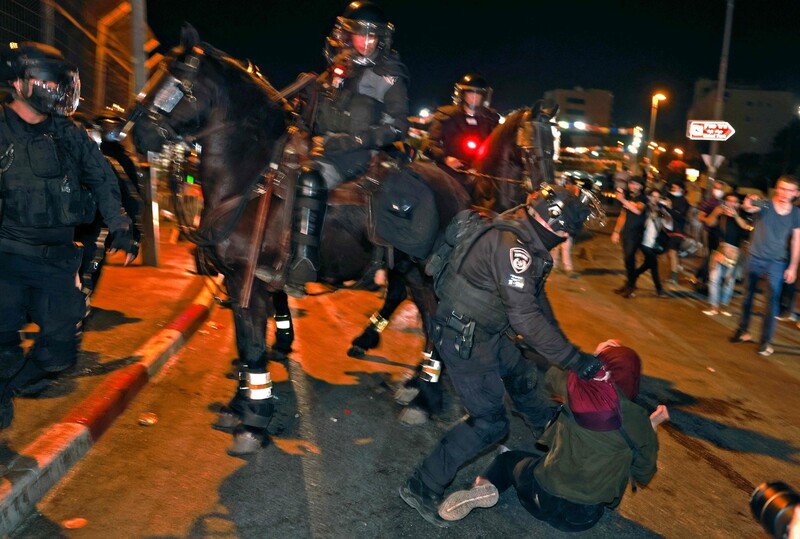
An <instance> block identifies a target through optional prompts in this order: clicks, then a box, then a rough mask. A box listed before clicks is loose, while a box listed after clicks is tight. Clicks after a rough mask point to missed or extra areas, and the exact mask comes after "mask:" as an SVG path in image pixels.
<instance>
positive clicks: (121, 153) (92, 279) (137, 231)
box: [75, 114, 143, 314]
mask: <svg viewBox="0 0 800 539" xmlns="http://www.w3.org/2000/svg"><path fill="white" fill-rule="evenodd" d="M75 116H76V118H75V119H77V120H79V121H80V123H81V124H82V125H83V127H84V129H86V131H87V132H88V133H89V138H91V139H92V140H93V141H94V142H95V143H96V144H97V145H98V146H99V148H100V151H101V152H102V153H103V155H104V156H105V157H106V159H107V160H108V161H109V163H110V164H111V168H112V169H113V171H114V175H115V176H116V178H117V184H118V186H119V192H120V200H121V202H122V207H123V208H124V209H125V213H127V214H128V217H130V219H131V221H132V224H133V226H132V228H131V231H132V233H133V241H134V243H133V252H132V253H131V258H132V259H133V258H136V255H137V254H138V252H139V243H140V241H141V238H142V223H141V220H140V219H139V217H140V213H141V211H142V209H143V202H142V197H141V176H142V173H141V171H140V168H139V164H138V162H137V161H136V159H135V158H134V157H132V156H131V155H130V154H129V153H128V152H127V151H126V150H125V147H124V146H123V145H122V141H123V138H124V135H123V134H122V129H123V128H124V126H125V123H126V121H125V120H124V119H123V118H120V117H119V116H115V115H112V114H101V115H100V116H96V117H94V118H88V117H83V116H79V114H76V115H75ZM104 232H105V233H104ZM75 241H77V242H78V243H80V244H81V245H82V246H83V257H82V261H81V266H80V270H79V272H78V274H79V275H80V277H81V282H82V286H83V292H84V294H86V295H87V296H91V294H92V293H93V292H94V289H95V288H96V286H97V282H98V281H99V280H100V275H101V273H102V270H103V265H104V263H105V259H106V257H105V250H106V248H107V247H108V245H107V242H108V241H110V237H109V236H108V234H107V227H106V225H105V222H104V221H103V216H102V214H100V212H97V215H96V216H95V219H94V220H93V221H92V222H91V223H88V224H82V225H79V226H78V227H76V228H75ZM87 314H88V313H87Z"/></svg>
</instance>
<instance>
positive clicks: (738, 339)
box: [729, 329, 753, 344]
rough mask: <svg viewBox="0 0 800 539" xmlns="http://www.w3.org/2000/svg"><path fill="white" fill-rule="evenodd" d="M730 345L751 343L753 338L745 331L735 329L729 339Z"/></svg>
mask: <svg viewBox="0 0 800 539" xmlns="http://www.w3.org/2000/svg"><path fill="white" fill-rule="evenodd" d="M729 340H730V341H731V342H732V343H736V344H739V343H743V342H752V340H753V337H752V336H751V335H750V334H749V333H747V332H746V331H742V330H741V329H737V330H736V333H734V334H733V337H731V338H730V339H729Z"/></svg>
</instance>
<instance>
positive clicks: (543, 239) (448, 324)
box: [400, 186, 602, 526]
mask: <svg viewBox="0 0 800 539" xmlns="http://www.w3.org/2000/svg"><path fill="white" fill-rule="evenodd" d="M526 210H527V211H526V212H524V213H523V215H520V216H518V217H515V218H514V220H513V222H512V224H511V226H513V231H512V230H509V229H506V228H496V227H493V228H489V229H488V231H486V232H485V233H483V234H482V235H481V236H479V237H478V238H477V239H476V240H475V241H474V243H472V244H471V245H468V246H465V247H464V248H466V249H467V250H466V251H465V254H464V255H463V258H460V261H458V260H457V261H455V262H454V261H451V262H450V264H449V266H448V268H449V269H447V270H445V273H444V274H443V276H440V277H438V279H441V281H440V286H438V288H437V290H438V291H439V295H440V298H439V300H440V302H439V306H438V308H437V311H436V315H435V317H434V322H433V331H432V335H433V339H434V344H435V346H436V351H437V353H438V356H439V357H440V358H441V359H442V360H443V361H444V364H445V366H446V367H447V370H448V372H449V374H450V379H451V380H452V382H453V385H454V386H455V389H456V391H457V393H458V394H459V396H460V397H461V400H462V403H463V405H464V408H466V410H467V413H468V416H467V417H466V418H465V419H464V420H462V421H460V422H458V423H457V424H456V425H455V426H454V427H453V428H451V429H450V430H449V431H448V432H447V434H445V436H444V437H443V438H442V440H441V441H440V442H439V443H438V444H437V446H436V447H435V449H434V450H433V452H432V453H431V454H430V455H429V456H428V457H427V458H426V459H425V460H424V461H423V462H422V464H421V465H420V466H419V467H418V468H417V469H416V471H415V472H414V474H413V475H412V476H411V478H409V480H408V481H407V483H406V484H405V485H404V486H403V487H401V489H400V495H401V497H402V498H403V500H404V501H405V502H406V503H407V504H408V505H410V506H411V507H413V508H414V509H416V510H417V511H418V512H419V513H420V515H421V516H422V517H423V518H425V520H427V521H428V522H430V523H432V524H434V525H437V526H445V525H446V522H444V521H443V520H442V519H441V518H440V517H439V516H438V512H437V511H438V506H439V503H440V502H441V499H442V494H443V493H444V491H445V489H446V488H447V487H448V485H450V483H451V482H452V481H453V479H454V478H455V476H456V474H457V472H458V470H459V468H460V467H461V466H462V465H463V464H465V463H466V462H468V461H469V460H470V459H472V458H474V457H475V456H476V455H478V454H480V453H481V452H482V451H484V450H485V449H487V448H489V447H491V446H492V445H494V444H496V443H497V442H499V441H500V440H501V439H502V438H503V437H504V436H506V434H507V433H508V429H509V420H508V417H507V414H506V409H505V394H506V392H508V394H509V396H510V397H511V400H512V402H513V403H514V405H515V407H516V408H517V410H518V411H519V412H520V413H521V414H522V415H523V417H524V419H525V421H526V422H527V423H528V425H529V426H530V427H531V428H532V429H533V430H535V431H537V433H540V432H541V431H542V430H543V429H544V427H545V425H546V424H547V422H548V421H549V420H550V419H551V418H552V407H551V405H550V403H549V402H548V401H547V400H545V399H543V398H542V397H541V396H540V395H539V394H538V392H537V383H536V379H537V369H536V366H535V364H534V363H533V362H531V361H528V360H526V359H525V358H524V357H523V356H522V354H521V352H520V349H519V347H518V346H517V342H516V340H517V339H516V338H515V337H514V338H511V337H509V336H510V335H513V336H516V335H519V336H521V338H522V342H523V343H524V344H525V345H527V346H529V347H530V348H533V349H534V350H536V352H538V353H539V354H540V355H541V356H543V357H544V358H545V359H546V360H548V361H550V362H551V363H553V364H557V365H560V366H562V367H564V368H567V369H570V370H571V371H574V372H575V373H577V375H578V377H580V378H582V379H585V380H588V379H591V378H593V377H594V376H595V374H596V373H597V371H598V370H599V369H600V367H601V366H602V364H601V362H600V361H599V360H598V359H597V357H595V356H594V355H593V354H589V353H585V352H582V351H581V350H580V349H579V348H578V347H577V346H575V345H574V344H572V343H571V342H570V341H569V340H568V339H567V338H566V336H565V335H564V333H563V332H562V331H561V328H560V327H559V325H558V321H557V320H556V318H555V316H554V314H553V310H552V308H551V306H550V302H549V301H548V299H547V294H546V293H545V290H544V283H545V279H546V277H547V274H548V273H549V271H550V268H551V266H552V259H551V258H550V255H549V251H550V250H552V249H553V247H555V246H556V245H558V244H559V243H561V242H562V241H564V240H565V239H566V238H567V236H568V235H569V234H575V233H577V232H578V231H579V230H580V229H581V227H582V226H583V224H584V222H585V221H586V220H587V218H589V217H590V216H592V214H596V215H597V216H598V217H599V216H600V212H601V211H602V210H601V208H600V204H599V201H597V199H596V198H594V197H593V196H592V195H591V194H589V193H586V192H584V191H579V190H578V189H577V188H575V189H567V188H563V187H557V186H546V187H544V188H542V189H540V190H539V191H537V192H536V193H534V194H533V195H531V197H529V200H528V204H527V206H526Z"/></svg>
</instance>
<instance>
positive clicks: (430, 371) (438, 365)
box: [422, 359, 442, 383]
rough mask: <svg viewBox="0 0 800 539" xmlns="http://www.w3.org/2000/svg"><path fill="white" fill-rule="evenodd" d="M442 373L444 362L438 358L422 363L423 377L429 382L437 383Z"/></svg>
mask: <svg viewBox="0 0 800 539" xmlns="http://www.w3.org/2000/svg"><path fill="white" fill-rule="evenodd" d="M440 374H442V362H441V361H438V360H436V359H428V360H426V361H425V362H424V363H423V364H422V379H423V380H425V381H427V382H432V383H436V382H438V381H439V375H440Z"/></svg>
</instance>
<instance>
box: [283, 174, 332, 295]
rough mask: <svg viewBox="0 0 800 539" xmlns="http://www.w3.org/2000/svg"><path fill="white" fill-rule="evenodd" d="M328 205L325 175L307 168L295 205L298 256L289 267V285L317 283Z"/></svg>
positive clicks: (300, 178)
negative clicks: (323, 225)
mask: <svg viewBox="0 0 800 539" xmlns="http://www.w3.org/2000/svg"><path fill="white" fill-rule="evenodd" d="M327 203H328V190H327V188H326V186H325V180H324V179H323V178H322V175H321V174H320V173H319V172H318V171H316V170H313V169H311V168H305V167H304V168H303V171H302V172H301V173H300V177H299V178H297V199H296V200H295V203H294V207H295V209H294V220H293V225H292V244H293V246H294V256H293V257H292V263H291V266H290V267H289V282H290V283H292V284H294V285H298V286H302V285H303V284H304V283H307V282H313V281H316V280H317V271H319V269H320V256H319V246H320V237H321V236H322V223H323V221H324V219H325V211H326V209H327Z"/></svg>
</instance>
